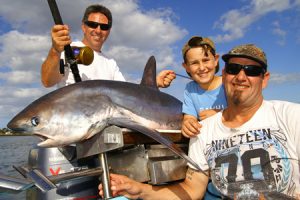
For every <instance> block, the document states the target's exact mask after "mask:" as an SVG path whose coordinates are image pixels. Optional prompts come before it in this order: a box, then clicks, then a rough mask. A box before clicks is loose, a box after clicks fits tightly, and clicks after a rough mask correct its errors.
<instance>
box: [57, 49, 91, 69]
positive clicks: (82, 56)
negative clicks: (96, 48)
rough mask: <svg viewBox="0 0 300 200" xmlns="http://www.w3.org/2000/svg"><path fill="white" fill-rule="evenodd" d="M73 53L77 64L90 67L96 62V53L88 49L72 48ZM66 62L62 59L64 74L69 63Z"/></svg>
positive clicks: (61, 67)
mask: <svg viewBox="0 0 300 200" xmlns="http://www.w3.org/2000/svg"><path fill="white" fill-rule="evenodd" d="M71 49H72V52H73V54H74V57H75V60H76V63H77V64H83V65H90V64H91V63H92V62H93V60H94V52H93V50H92V49H91V48H90V47H88V46H84V47H77V46H72V47H71ZM65 63H66V62H64V60H63V59H60V73H61V74H64V72H65V67H66V65H67V63H66V64H65Z"/></svg>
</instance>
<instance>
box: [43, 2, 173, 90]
mask: <svg viewBox="0 0 300 200" xmlns="http://www.w3.org/2000/svg"><path fill="white" fill-rule="evenodd" d="M111 27H112V14H111V12H110V10H109V9H108V8H106V7H104V6H102V5H98V4H96V5H91V6H89V7H87V8H86V10H85V13H84V16H83V18H82V25H81V29H82V32H83V39H82V41H78V42H72V41H71V38H70V30H69V27H68V26H67V25H54V26H53V27H52V30H51V37H52V47H51V48H50V50H49V53H48V56H47V58H46V60H45V61H44V63H43V64H42V67H41V81H42V83H43V85H44V86H45V87H51V86H54V85H55V84H58V87H63V86H66V85H69V84H72V83H74V82H75V81H74V77H73V75H72V72H71V70H70V69H65V71H64V75H62V74H61V73H60V70H59V67H60V59H61V58H62V59H64V54H63V53H62V52H63V51H64V46H65V45H69V44H71V46H76V47H83V46H88V47H90V48H91V49H92V50H93V52H94V60H93V62H92V63H91V64H90V65H88V66H85V65H82V64H78V69H79V73H80V77H81V79H82V80H83V81H84V80H94V79H104V80H118V81H125V79H124V77H123V75H122V73H121V72H120V70H119V67H118V65H117V63H116V62H115V60H114V59H111V58H108V57H107V56H106V55H105V54H103V52H102V46H103V44H104V42H105V41H106V39H107V38H108V36H109V34H110V30H111ZM174 78H175V73H172V71H170V70H164V71H162V72H161V73H159V75H158V76H157V85H158V87H168V86H169V85H170V83H171V82H172V80H173V79H174Z"/></svg>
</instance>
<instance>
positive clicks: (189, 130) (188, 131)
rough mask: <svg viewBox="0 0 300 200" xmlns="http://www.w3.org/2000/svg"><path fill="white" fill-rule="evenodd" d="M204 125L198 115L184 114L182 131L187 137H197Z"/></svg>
mask: <svg viewBox="0 0 300 200" xmlns="http://www.w3.org/2000/svg"><path fill="white" fill-rule="evenodd" d="M201 127H202V125H201V124H199V122H198V120H197V118H196V117H194V116H192V115H187V114H185V115H184V116H183V122H182V128H181V133H182V135H183V136H185V137H187V138H191V137H195V136H196V135H198V134H199V133H200V129H201Z"/></svg>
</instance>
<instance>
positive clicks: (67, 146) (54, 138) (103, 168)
mask: <svg viewBox="0 0 300 200" xmlns="http://www.w3.org/2000/svg"><path fill="white" fill-rule="evenodd" d="M181 108H182V103H181V101H179V100H178V99H176V98H175V97H173V96H171V95H168V94H166V93H163V92H161V91H159V90H158V88H157V86H156V61H155V58H154V57H153V56H152V57H150V58H149V60H148V62H147V64H146V66H145V69H144V74H143V78H142V81H141V83H140V84H134V83H128V82H120V81H109V80H92V81H84V82H79V83H75V84H72V85H69V86H66V87H63V88H60V89H57V90H55V91H53V92H50V93H48V94H46V95H45V96H42V97H41V98H39V99H37V100H36V101H34V102H33V103H31V104H30V105H29V106H27V107H26V108H25V109H24V110H23V111H21V112H20V113H19V114H17V115H16V116H15V117H14V118H13V119H12V120H11V121H10V122H9V123H8V125H7V126H8V128H10V129H11V130H13V131H17V132H24V133H27V134H28V133H30V134H33V135H36V136H38V137H40V138H41V139H42V142H41V143H39V144H37V146H36V147H34V148H33V149H31V151H30V152H29V160H28V166H21V167H18V166H14V167H15V169H16V170H17V171H18V172H20V173H21V174H22V175H23V176H24V179H20V178H14V177H8V176H5V175H0V191H2V192H3V191H5V192H20V191H24V190H27V198H28V199H63V198H65V197H74V198H75V197H78V198H79V197H81V198H82V197H87V196H89V197H91V196H95V197H96V196H97V194H98V191H97V186H98V184H99V176H100V177H101V180H100V181H102V183H103V185H104V187H105V188H106V190H105V191H106V192H105V198H107V199H108V198H111V194H110V191H109V171H113V172H115V173H120V174H124V175H128V176H129V177H131V178H133V179H135V180H138V181H143V182H149V183H152V184H161V183H166V182H170V181H177V180H180V179H183V178H184V177H185V170H186V163H187V162H188V163H190V164H191V165H192V166H194V167H196V168H198V169H199V170H201V169H200V168H199V167H198V166H197V164H196V163H194V162H193V161H192V160H191V159H190V158H189V157H188V156H187V155H186V152H187V142H188V141H187V140H186V139H184V138H183V137H182V136H181V133H180V131H179V130H180V128H181V120H182V114H181ZM175 143H177V144H175ZM58 169H59V173H56V175H53V171H57V170H58ZM51 171H52V173H51ZM57 172H58V171H57ZM54 174H55V173H54ZM37 188H38V189H37Z"/></svg>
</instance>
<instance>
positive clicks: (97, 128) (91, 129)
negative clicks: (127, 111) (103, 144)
mask: <svg viewBox="0 0 300 200" xmlns="http://www.w3.org/2000/svg"><path fill="white" fill-rule="evenodd" d="M106 126H107V123H106V121H105V122H102V123H101V124H100V123H99V122H97V123H95V124H92V125H91V126H90V127H89V129H88V131H87V134H86V135H85V137H84V138H82V139H90V138H91V137H93V136H94V135H96V134H97V133H99V132H101V131H102V130H103V129H104V128H105V127H106Z"/></svg>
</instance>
